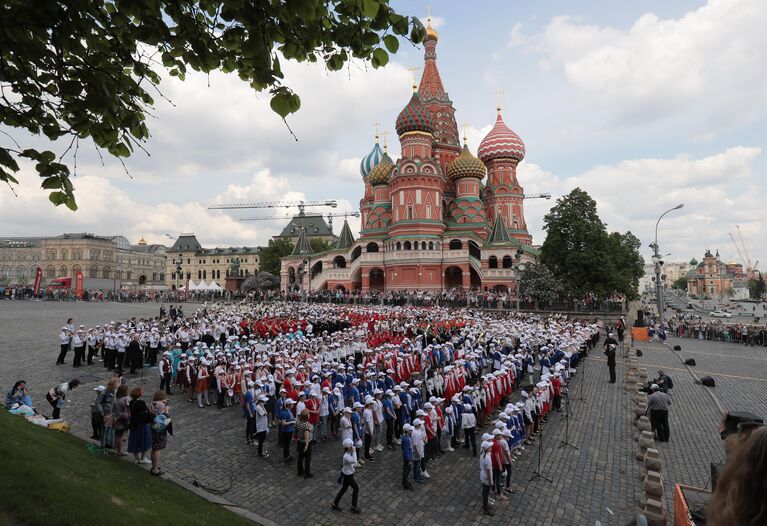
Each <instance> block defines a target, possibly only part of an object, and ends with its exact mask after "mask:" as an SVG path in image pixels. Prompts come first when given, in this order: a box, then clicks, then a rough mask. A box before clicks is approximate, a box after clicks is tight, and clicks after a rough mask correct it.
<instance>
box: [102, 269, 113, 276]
mask: <svg viewBox="0 0 767 526" xmlns="http://www.w3.org/2000/svg"><path fill="white" fill-rule="evenodd" d="M101 277H102V278H104V279H111V277H112V267H104V268H102V269H101Z"/></svg>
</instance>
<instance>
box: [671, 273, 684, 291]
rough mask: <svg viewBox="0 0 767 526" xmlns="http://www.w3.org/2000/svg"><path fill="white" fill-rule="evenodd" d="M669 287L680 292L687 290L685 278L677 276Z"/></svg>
mask: <svg viewBox="0 0 767 526" xmlns="http://www.w3.org/2000/svg"><path fill="white" fill-rule="evenodd" d="M671 287H672V288H675V289H680V290H687V276H679V277H678V278H676V279H675V280H674V283H672V284H671Z"/></svg>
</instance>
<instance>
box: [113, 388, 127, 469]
mask: <svg viewBox="0 0 767 526" xmlns="http://www.w3.org/2000/svg"><path fill="white" fill-rule="evenodd" d="M112 427H113V428H114V435H115V438H114V445H115V455H117V456H118V457H124V456H125V455H126V454H127V453H125V452H124V451H123V446H125V432H126V431H128V429H129V428H130V399H129V398H128V384H124V383H121V384H120V385H119V386H118V387H117V394H115V402H114V405H113V406H112Z"/></svg>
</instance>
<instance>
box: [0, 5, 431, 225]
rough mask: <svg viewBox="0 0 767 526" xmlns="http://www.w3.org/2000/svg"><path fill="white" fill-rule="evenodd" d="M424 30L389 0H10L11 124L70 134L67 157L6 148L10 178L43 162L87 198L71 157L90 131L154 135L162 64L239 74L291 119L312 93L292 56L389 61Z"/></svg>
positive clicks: (3, 38) (2, 78)
mask: <svg viewBox="0 0 767 526" xmlns="http://www.w3.org/2000/svg"><path fill="white" fill-rule="evenodd" d="M424 35H425V30H424V27H423V25H422V24H421V23H420V22H419V21H418V19H417V18H414V17H407V16H403V15H401V14H399V13H397V12H395V11H394V10H393V9H392V8H391V7H390V6H389V0H287V1H272V0H184V1H178V0H90V1H87V2H72V1H69V0H35V1H25V0H8V1H6V2H3V3H2V4H0V125H4V126H6V127H9V128H17V129H21V130H25V131H27V132H29V133H31V134H33V135H40V134H42V135H44V136H45V137H46V138H48V139H49V140H51V141H55V140H57V139H65V144H68V146H67V147H66V149H65V150H64V151H63V152H60V155H58V156H57V155H56V154H55V153H54V152H52V151H47V150H46V151H39V150H37V149H35V148H31V147H28V145H27V146H22V145H21V144H19V142H17V140H15V139H14V138H13V137H11V136H10V135H8V138H10V140H11V142H12V146H3V145H0V181H4V182H6V183H8V184H9V185H11V184H17V183H18V181H17V179H16V178H15V177H14V176H13V174H14V173H15V172H17V171H18V170H19V165H18V160H19V159H26V160H29V161H33V162H35V163H36V169H37V172H38V174H39V175H40V177H41V178H42V179H43V180H42V187H43V188H45V189H47V190H51V193H50V200H51V202H52V203H53V204H54V205H57V206H58V205H61V204H64V205H66V206H67V207H68V208H70V209H72V210H75V209H76V208H77V204H76V201H75V197H74V192H73V187H72V183H71V182H70V169H69V166H67V164H66V163H65V162H64V157H66V155H67V154H69V153H71V154H72V155H73V162H74V166H75V167H76V166H77V159H76V155H77V150H78V147H79V141H80V139H86V138H90V139H91V140H92V141H93V142H94V144H95V145H96V147H97V149H104V150H106V151H107V152H109V153H110V154H111V155H113V156H116V157H118V158H120V159H121V162H122V159H123V158H125V157H129V156H130V155H131V153H133V151H134V148H142V149H143V147H142V143H143V142H145V141H146V140H147V138H148V137H149V129H148V127H147V125H146V116H147V114H148V113H151V110H152V109H153V106H154V103H155V97H157V96H159V97H163V95H162V92H161V91H160V90H159V85H160V81H161V72H162V71H163V70H165V72H166V73H167V74H168V75H170V76H172V77H178V78H180V79H182V80H183V79H184V77H185V76H186V74H187V72H188V71H189V69H192V70H194V71H199V72H203V73H210V72H212V71H217V70H219V71H223V72H225V73H236V74H237V76H238V77H239V78H240V79H241V80H242V81H243V82H247V83H248V84H249V85H250V87H252V88H253V90H254V91H267V92H268V93H269V95H270V97H271V101H270V105H271V108H272V109H273V110H274V111H275V112H276V113H277V114H278V115H280V116H281V117H282V118H283V119H285V117H286V116H287V115H288V114H290V113H294V112H296V111H297V110H298V109H299V108H300V106H301V99H300V98H299V96H298V94H296V93H294V92H293V91H292V90H291V89H290V87H289V86H288V85H287V84H285V83H284V82H283V79H284V74H283V71H282V63H281V60H283V59H284V60H295V61H298V62H303V61H308V62H318V61H323V62H324V63H325V66H326V67H327V68H328V69H329V70H331V71H334V70H339V69H341V68H343V67H344V64H346V62H347V61H349V60H351V59H352V58H357V59H360V60H362V61H364V62H366V63H367V62H369V63H370V64H371V65H372V66H373V67H375V68H377V67H381V66H385V65H386V64H387V62H388V61H389V54H390V53H396V52H397V49H398V48H399V39H398V37H404V38H406V39H408V40H410V41H412V42H414V43H416V42H420V41H421V40H422V39H423V37H424Z"/></svg>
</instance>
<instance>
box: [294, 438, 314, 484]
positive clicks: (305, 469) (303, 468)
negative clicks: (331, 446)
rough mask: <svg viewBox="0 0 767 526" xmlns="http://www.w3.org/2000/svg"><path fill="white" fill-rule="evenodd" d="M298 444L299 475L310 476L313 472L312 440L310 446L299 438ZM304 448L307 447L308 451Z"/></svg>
mask: <svg viewBox="0 0 767 526" xmlns="http://www.w3.org/2000/svg"><path fill="white" fill-rule="evenodd" d="M296 444H297V449H298V462H297V463H296V466H297V468H298V470H297V471H298V476H299V477H300V476H302V475H303V476H309V475H310V474H311V472H312V471H311V464H312V444H311V442H310V443H309V447H308V448H307V447H306V442H301V441H300V440H299V441H298V442H296ZM304 449H306V451H304Z"/></svg>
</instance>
